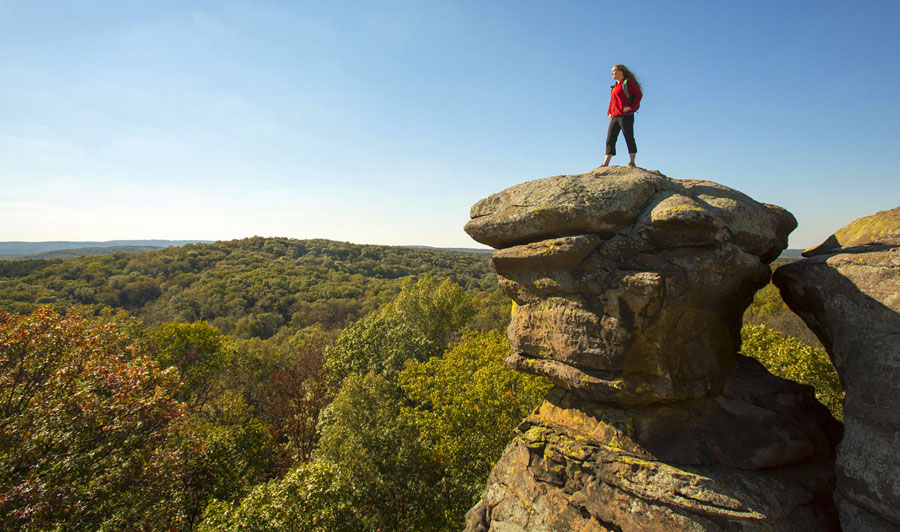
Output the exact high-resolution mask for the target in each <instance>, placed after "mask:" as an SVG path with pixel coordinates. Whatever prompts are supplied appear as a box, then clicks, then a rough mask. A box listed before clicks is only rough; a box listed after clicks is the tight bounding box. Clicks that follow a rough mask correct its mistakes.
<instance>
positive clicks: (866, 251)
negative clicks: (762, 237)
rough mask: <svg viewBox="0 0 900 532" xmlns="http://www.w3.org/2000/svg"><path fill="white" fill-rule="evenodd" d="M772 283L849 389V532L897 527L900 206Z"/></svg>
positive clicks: (859, 224) (842, 493) (814, 252)
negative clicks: (807, 328) (814, 336)
mask: <svg viewBox="0 0 900 532" xmlns="http://www.w3.org/2000/svg"><path fill="white" fill-rule="evenodd" d="M804 255H807V256H808V257H809V258H807V259H805V260H801V261H797V262H793V263H791V264H788V265H785V266H782V267H781V268H779V269H778V270H777V271H776V272H775V276H774V279H773V280H774V282H775V284H776V285H777V286H778V288H779V289H780V290H781V295H782V297H783V298H784V300H785V301H786V302H787V304H788V305H789V306H790V307H791V309H792V310H793V311H794V312H796V313H797V314H799V315H800V317H801V318H803V320H804V321H805V322H806V323H807V325H809V327H810V329H812V331H813V332H814V333H816V335H817V336H818V337H819V339H820V340H821V341H822V345H823V346H824V347H825V349H826V351H827V352H828V355H829V356H830V357H831V360H832V362H833V363H834V366H835V368H836V369H837V372H838V376H839V377H840V379H841V383H842V384H843V385H844V390H845V392H846V397H845V399H844V423H845V430H844V438H843V440H842V441H841V443H840V446H839V447H838V456H837V492H836V494H835V497H836V499H837V502H838V506H839V508H840V510H841V522H842V525H843V527H844V530H848V531H855V530H900V207H898V208H896V209H893V210H890V211H884V212H880V213H877V214H875V215H872V216H868V217H866V218H861V219H859V220H856V221H854V222H852V223H850V224H849V225H848V226H846V227H844V228H843V229H840V230H838V231H837V232H836V233H835V234H834V235H832V236H831V237H830V238H829V239H828V240H826V242H825V243H823V244H822V245H820V246H817V247H816V248H813V249H810V250H807V251H806V252H805V253H804Z"/></svg>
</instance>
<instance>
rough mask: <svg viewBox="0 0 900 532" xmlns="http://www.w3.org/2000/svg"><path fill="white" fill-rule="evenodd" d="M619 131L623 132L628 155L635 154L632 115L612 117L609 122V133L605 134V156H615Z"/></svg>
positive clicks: (635, 145) (635, 146)
mask: <svg viewBox="0 0 900 532" xmlns="http://www.w3.org/2000/svg"><path fill="white" fill-rule="evenodd" d="M619 130H622V131H624V132H625V144H627V145H628V153H637V144H636V143H635V142H634V115H619V116H614V117H612V118H611V119H610V121H609V131H607V132H606V154H607V155H615V154H616V141H617V140H619Z"/></svg>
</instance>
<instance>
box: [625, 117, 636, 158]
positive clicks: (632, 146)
mask: <svg viewBox="0 0 900 532" xmlns="http://www.w3.org/2000/svg"><path fill="white" fill-rule="evenodd" d="M621 118H622V132H623V133H624V134H625V144H626V145H628V155H629V156H630V157H631V163H630V164H631V166H634V156H635V155H637V143H636V142H635V141H634V115H626V116H623V117H621Z"/></svg>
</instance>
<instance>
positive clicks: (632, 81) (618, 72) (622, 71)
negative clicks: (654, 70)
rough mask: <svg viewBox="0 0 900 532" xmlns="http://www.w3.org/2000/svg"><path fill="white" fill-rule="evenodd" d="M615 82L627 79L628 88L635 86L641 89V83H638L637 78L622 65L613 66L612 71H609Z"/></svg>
mask: <svg viewBox="0 0 900 532" xmlns="http://www.w3.org/2000/svg"><path fill="white" fill-rule="evenodd" d="M610 72H611V73H612V75H613V77H614V78H615V79H616V81H622V80H624V79H627V80H628V82H629V86H633V85H637V87H638V89H640V88H641V82H640V81H638V79H637V76H635V75H634V73H633V72H632V71H630V70H628V67H627V66H625V65H622V64H619V65H613V67H612V70H611V71H610Z"/></svg>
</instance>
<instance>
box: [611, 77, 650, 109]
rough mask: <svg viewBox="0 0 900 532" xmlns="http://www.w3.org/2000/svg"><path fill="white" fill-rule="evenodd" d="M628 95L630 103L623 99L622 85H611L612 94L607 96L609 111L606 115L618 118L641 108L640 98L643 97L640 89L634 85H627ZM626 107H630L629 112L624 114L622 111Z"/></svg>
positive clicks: (617, 83) (618, 83) (619, 83)
mask: <svg viewBox="0 0 900 532" xmlns="http://www.w3.org/2000/svg"><path fill="white" fill-rule="evenodd" d="M628 94H629V95H630V96H631V102H629V101H628V98H626V97H625V91H624V90H622V83H621V82H619V81H617V82H616V84H615V85H613V89H612V93H610V95H609V110H608V111H607V114H608V115H610V116H619V115H624V114H631V113H633V112H635V111H637V110H638V108H639V107H640V106H641V97H642V96H643V94H642V93H641V89H640V88H639V87H638V86H637V84H636V83H629V84H628ZM626 107H631V110H630V111H628V112H625V111H624V109H625V108H626Z"/></svg>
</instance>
